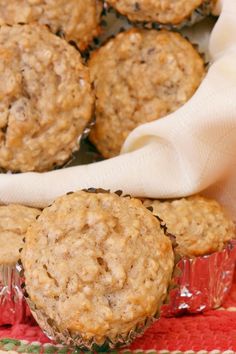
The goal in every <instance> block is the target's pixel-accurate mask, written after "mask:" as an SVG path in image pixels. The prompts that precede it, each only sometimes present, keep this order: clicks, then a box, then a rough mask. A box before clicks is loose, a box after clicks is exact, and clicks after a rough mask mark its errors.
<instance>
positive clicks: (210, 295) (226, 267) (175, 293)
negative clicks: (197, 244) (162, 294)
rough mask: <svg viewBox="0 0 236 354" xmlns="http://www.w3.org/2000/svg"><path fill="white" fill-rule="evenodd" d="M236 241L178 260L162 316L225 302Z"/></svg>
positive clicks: (231, 275) (191, 311)
mask: <svg viewBox="0 0 236 354" xmlns="http://www.w3.org/2000/svg"><path fill="white" fill-rule="evenodd" d="M235 260H236V241H235V240H233V241H231V242H229V243H228V244H227V245H226V247H225V248H224V249H223V250H222V251H220V252H215V253H213V254H210V255H207V256H202V257H196V258H187V257H184V258H182V259H181V260H180V261H179V262H178V263H177V264H176V268H175V272H174V277H173V288H172V289H170V292H169V296H168V301H167V303H166V304H165V305H163V306H162V310H161V313H162V316H166V317H170V316H175V315H183V314H186V313H192V314H194V313H198V312H202V311H206V310H211V309H216V308H218V307H220V306H221V305H222V303H223V302H224V300H225V298H226V296H227V295H228V293H229V291H230V289H231V286H232V281H233V274H234V269H235Z"/></svg>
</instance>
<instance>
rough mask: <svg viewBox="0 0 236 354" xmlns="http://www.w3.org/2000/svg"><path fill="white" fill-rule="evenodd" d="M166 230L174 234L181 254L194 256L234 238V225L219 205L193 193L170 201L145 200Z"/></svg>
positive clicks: (216, 250) (221, 248) (216, 248)
mask: <svg viewBox="0 0 236 354" xmlns="http://www.w3.org/2000/svg"><path fill="white" fill-rule="evenodd" d="M144 205H145V206H152V207H153V213H154V214H155V215H158V216H159V217H160V218H161V219H162V220H163V221H164V222H165V223H166V226H167V229H168V231H169V232H170V233H172V234H173V235H175V236H176V241H177V244H178V247H177V249H176V250H177V252H178V254H180V255H181V256H188V257H197V256H204V255H207V254H212V253H214V252H218V251H222V250H223V248H224V247H225V245H226V244H227V242H228V241H230V240H232V239H234V238H235V226H234V223H233V221H232V220H231V219H230V218H229V216H228V215H227V213H226V212H225V210H224V209H223V208H222V207H221V205H220V204H219V203H218V202H217V201H215V200H211V199H207V198H203V197H201V196H193V197H188V198H182V199H177V200H171V201H164V202H163V201H159V200H153V201H152V200H146V201H145V202H144Z"/></svg>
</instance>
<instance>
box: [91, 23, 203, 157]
mask: <svg viewBox="0 0 236 354" xmlns="http://www.w3.org/2000/svg"><path fill="white" fill-rule="evenodd" d="M89 67H90V70H91V79H92V81H93V83H94V87H95V94H96V112H95V113H96V120H97V121H96V125H95V126H94V128H93V129H92V132H91V134H90V139H91V141H92V142H93V143H94V144H95V145H96V146H97V148H98V150H100V152H101V153H102V154H103V156H104V157H112V156H115V155H117V154H119V152H120V149H121V147H122V144H123V142H124V141H125V139H126V137H127V135H128V134H129V133H130V132H131V131H132V130H133V129H134V128H136V127H137V126H138V125H140V124H143V123H147V122H150V121H153V120H155V119H158V118H161V117H163V116H165V115H167V114H168V113H170V112H173V111H175V110H176V109H177V108H179V107H180V106H181V105H183V104H184V103H185V102H186V101H187V100H188V99H189V98H190V97H191V96H192V95H193V93H194V92H195V90H196V89H197V87H198V86H199V84H200V82H201V80H202V79H203V76H204V72H205V70H204V62H203V59H202V58H201V57H200V56H199V54H198V53H197V51H196V50H195V49H194V48H193V46H192V45H191V44H190V43H189V42H188V41H187V40H186V39H184V38H183V37H182V36H181V35H180V34H178V33H174V32H169V31H164V30H163V31H156V30H151V31H149V30H138V29H132V30H129V31H127V32H124V33H121V34H119V35H118V36H117V37H116V38H114V39H112V40H110V41H109V42H108V43H107V44H105V45H104V46H103V47H101V48H100V49H98V50H97V51H95V52H94V53H93V55H92V57H91V59H90V62H89ZM189 119H191V117H190V118H189Z"/></svg>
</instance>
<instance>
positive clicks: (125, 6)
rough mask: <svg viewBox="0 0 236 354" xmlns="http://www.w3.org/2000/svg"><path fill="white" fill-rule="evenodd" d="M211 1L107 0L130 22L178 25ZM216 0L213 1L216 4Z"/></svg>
mask: <svg viewBox="0 0 236 354" xmlns="http://www.w3.org/2000/svg"><path fill="white" fill-rule="evenodd" d="M210 1H211V0H174V1H173V0H107V3H108V4H110V5H112V6H113V7H114V8H115V9H116V10H117V11H119V12H120V13H122V14H123V15H125V16H127V17H128V18H129V20H130V21H145V22H146V21H147V22H159V23H162V24H172V25H178V24H180V23H181V22H183V21H184V20H186V19H188V18H189V17H190V16H191V15H192V13H193V12H194V10H196V9H197V8H198V7H199V6H201V5H203V4H204V3H209V2H210ZM215 1H216V0H212V2H215Z"/></svg>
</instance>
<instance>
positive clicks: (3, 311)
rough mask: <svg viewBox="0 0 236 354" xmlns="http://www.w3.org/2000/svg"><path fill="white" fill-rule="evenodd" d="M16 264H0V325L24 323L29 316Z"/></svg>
mask: <svg viewBox="0 0 236 354" xmlns="http://www.w3.org/2000/svg"><path fill="white" fill-rule="evenodd" d="M21 283H22V280H21V277H20V275H19V273H18V272H17V270H16V265H0V326H3V325H14V324H19V323H26V322H28V321H29V320H30V318H31V313H30V310H29V307H28V305H27V303H26V301H25V299H24V295H23V292H22V289H21Z"/></svg>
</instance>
